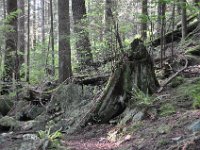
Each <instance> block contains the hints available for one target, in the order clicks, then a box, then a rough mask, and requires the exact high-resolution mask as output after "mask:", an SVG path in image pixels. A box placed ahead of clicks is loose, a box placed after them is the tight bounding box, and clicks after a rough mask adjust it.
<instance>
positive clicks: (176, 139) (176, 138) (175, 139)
mask: <svg viewBox="0 0 200 150" xmlns="http://www.w3.org/2000/svg"><path fill="white" fill-rule="evenodd" d="M181 138H182V137H181V136H179V137H175V138H172V141H179V140H181Z"/></svg>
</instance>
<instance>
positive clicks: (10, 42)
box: [4, 0, 19, 81]
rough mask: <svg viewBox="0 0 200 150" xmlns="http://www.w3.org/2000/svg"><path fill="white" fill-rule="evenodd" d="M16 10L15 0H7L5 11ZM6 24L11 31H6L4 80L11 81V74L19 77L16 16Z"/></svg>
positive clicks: (9, 12) (11, 11)
mask: <svg viewBox="0 0 200 150" xmlns="http://www.w3.org/2000/svg"><path fill="white" fill-rule="evenodd" d="M16 11H17V0H7V13H8V15H11V13H13V12H16ZM7 25H9V27H10V29H11V30H13V32H8V33H7V35H6V54H5V68H4V70H5V72H4V80H6V81H11V80H12V79H13V75H14V77H15V79H18V78H19V76H18V75H19V63H18V53H17V37H18V35H17V17H14V18H13V19H12V20H10V21H9V22H8V23H7Z"/></svg>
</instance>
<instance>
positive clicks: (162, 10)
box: [158, 0, 166, 67]
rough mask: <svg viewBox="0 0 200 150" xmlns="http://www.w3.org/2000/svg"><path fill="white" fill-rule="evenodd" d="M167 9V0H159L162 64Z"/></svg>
mask: <svg viewBox="0 0 200 150" xmlns="http://www.w3.org/2000/svg"><path fill="white" fill-rule="evenodd" d="M165 11H166V2H164V1H162V0H159V3H158V35H159V36H160V37H161V42H160V45H161V49H160V58H161V59H160V60H161V61H160V65H161V67H162V65H163V58H164V53H165V52H164V51H165V36H164V35H165V24H166V23H165Z"/></svg>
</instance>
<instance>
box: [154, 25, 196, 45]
mask: <svg viewBox="0 0 200 150" xmlns="http://www.w3.org/2000/svg"><path fill="white" fill-rule="evenodd" d="M198 24H199V21H196V22H194V23H192V24H190V25H189V26H188V27H187V31H188V32H187V34H189V33H190V32H192V31H193V30H195V29H196V28H197V26H198ZM172 35H173V36H172ZM181 36H182V33H181V28H178V29H176V30H174V31H172V32H168V33H166V34H165V36H164V38H165V40H166V44H168V43H171V42H172V41H178V40H180V39H181ZM172 37H173V38H172ZM160 41H161V38H157V39H155V40H154V41H153V42H152V46H154V47H156V46H159V45H160Z"/></svg>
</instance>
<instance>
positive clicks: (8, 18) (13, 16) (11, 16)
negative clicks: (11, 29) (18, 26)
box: [4, 9, 21, 24]
mask: <svg viewBox="0 0 200 150" xmlns="http://www.w3.org/2000/svg"><path fill="white" fill-rule="evenodd" d="M20 13H21V10H20V9H17V10H16V11H13V12H11V13H10V14H9V15H7V16H6V19H5V20H4V23H5V24H9V23H10V22H11V21H13V20H14V19H16V18H17V16H18V15H19V14H20Z"/></svg>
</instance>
